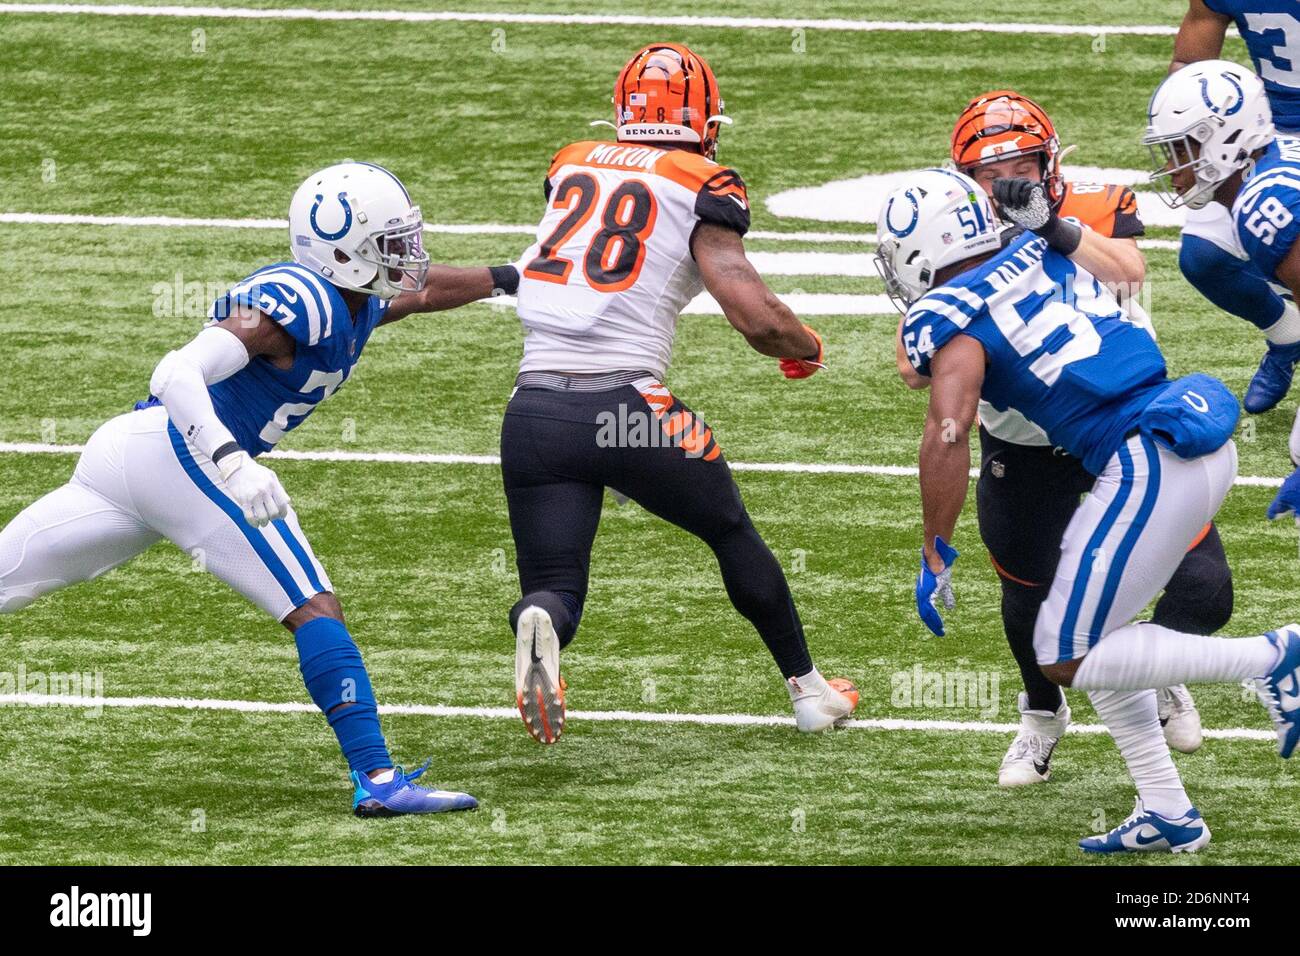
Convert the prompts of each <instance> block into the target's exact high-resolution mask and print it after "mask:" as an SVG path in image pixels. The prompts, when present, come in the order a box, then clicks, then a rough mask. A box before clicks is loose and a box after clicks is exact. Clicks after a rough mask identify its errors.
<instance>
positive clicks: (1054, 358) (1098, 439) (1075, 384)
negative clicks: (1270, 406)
mask: <svg viewBox="0 0 1300 956" xmlns="http://www.w3.org/2000/svg"><path fill="white" fill-rule="evenodd" d="M957 335H969V336H971V337H972V338H974V339H976V340H977V341H978V342H979V343H980V344H981V345H982V346H983V347H984V352H985V354H986V355H987V358H988V367H987V371H986V372H985V378H984V385H983V388H982V397H983V398H984V399H985V400H986V401H987V402H989V403H990V404H991V405H993V407H994V408H998V409H1006V408H1015V409H1017V410H1018V411H1019V412H1020V413H1021V414H1023V415H1024V416H1025V417H1026V418H1027V419H1028V420H1029V421H1031V422H1033V423H1034V424H1035V425H1037V426H1038V427H1039V428H1041V429H1042V430H1043V431H1044V432H1045V433H1046V434H1047V437H1048V439H1049V440H1050V441H1051V443H1052V444H1053V445H1057V446H1059V447H1061V448H1063V449H1065V450H1066V451H1067V452H1069V453H1070V454H1072V455H1074V456H1076V457H1077V458H1080V459H1082V461H1083V465H1084V467H1085V468H1087V469H1088V471H1090V472H1092V473H1093V474H1094V475H1095V474H1099V473H1100V472H1101V470H1102V469H1103V467H1104V466H1105V464H1106V461H1107V460H1108V459H1109V458H1110V456H1111V455H1112V454H1114V453H1115V450H1116V449H1117V448H1118V447H1119V446H1120V444H1121V443H1122V442H1123V440H1124V436H1125V435H1126V434H1127V433H1128V432H1129V431H1131V430H1132V429H1133V428H1134V427H1136V424H1137V419H1138V415H1139V414H1140V413H1141V411H1142V410H1143V409H1144V408H1146V406H1147V405H1148V404H1150V402H1151V401H1152V399H1153V398H1155V396H1156V395H1157V394H1158V393H1159V391H1160V389H1161V388H1163V387H1164V385H1165V384H1166V383H1167V377H1166V374H1165V362H1164V358H1163V356H1161V354H1160V349H1159V348H1158V347H1157V346H1156V343H1155V340H1154V339H1153V338H1152V337H1151V335H1150V333H1148V332H1147V331H1146V330H1145V329H1144V328H1142V327H1140V326H1138V325H1135V324H1133V323H1132V322H1131V321H1130V320H1129V318H1128V316H1127V314H1126V313H1125V312H1124V310H1123V309H1122V308H1120V306H1119V303H1118V302H1117V301H1116V300H1115V297H1114V296H1113V295H1112V294H1111V293H1110V291H1109V290H1107V289H1106V287H1105V286H1103V285H1102V284H1101V283H1100V282H1098V281H1097V279H1096V278H1095V277H1094V276H1093V275H1092V274H1091V273H1089V272H1087V271H1086V270H1084V269H1080V268H1079V267H1078V266H1076V265H1075V264H1074V263H1073V262H1071V261H1070V260H1069V259H1068V258H1066V257H1065V256H1063V255H1061V254H1060V253H1058V252H1056V251H1054V250H1052V249H1050V248H1048V245H1047V242H1046V240H1044V239H1041V238H1039V237H1038V236H1036V235H1034V234H1033V233H1030V232H1026V233H1024V234H1022V235H1021V236H1019V237H1018V238H1016V239H1015V240H1014V241H1013V242H1011V244H1010V245H1008V246H1007V247H1006V248H1005V249H1003V250H1002V251H1000V252H998V253H997V254H996V255H994V256H993V257H992V258H991V259H989V260H988V261H986V262H984V263H983V264H981V265H980V266H978V267H977V268H975V269H972V270H969V271H967V272H964V273H962V274H961V275H959V276H957V277H956V278H954V279H953V280H952V281H951V282H949V283H948V284H947V285H943V286H940V287H939V288H936V289H932V290H931V291H930V292H928V293H926V295H924V296H922V297H921V298H920V299H918V300H917V301H916V302H915V303H913V304H912V307H911V308H910V309H908V311H907V316H906V319H905V321H904V325H903V344H904V346H905V348H906V349H907V355H908V359H909V360H910V361H911V363H912V365H913V367H914V368H915V369H916V370H917V371H918V372H919V373H921V374H922V375H929V374H930V359H931V357H933V355H934V353H935V352H937V351H938V350H939V349H941V348H943V346H944V345H946V344H947V343H948V342H950V341H951V340H952V339H953V338H954V337H955V336H957Z"/></svg>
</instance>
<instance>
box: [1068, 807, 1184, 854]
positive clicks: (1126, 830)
mask: <svg viewBox="0 0 1300 956" xmlns="http://www.w3.org/2000/svg"><path fill="white" fill-rule="evenodd" d="M1209 842H1210V828H1209V827H1207V826H1206V825H1205V821H1204V820H1202V819H1201V814H1200V811H1199V810H1197V809H1196V808H1195V807H1192V809H1190V810H1188V811H1187V813H1186V814H1184V815H1183V816H1181V817H1178V818H1177V819H1170V818H1169V817H1162V816H1161V815H1160V814H1158V813H1156V812H1155V811H1154V810H1148V809H1146V808H1145V807H1143V806H1142V801H1141V800H1140V799H1139V800H1138V802H1137V806H1135V807H1134V808H1133V813H1132V814H1130V815H1129V818H1128V819H1127V820H1125V821H1124V822H1123V823H1121V824H1120V825H1119V826H1117V827H1115V829H1113V830H1111V831H1110V832H1109V833H1105V834H1103V835H1101V836H1090V837H1084V838H1083V839H1082V840H1080V841H1079V849H1081V850H1083V851H1084V852H1085V853H1150V852H1153V851H1166V852H1170V853H1195V852H1196V851H1197V850H1199V849H1200V848H1201V847H1203V846H1205V844H1207V843H1209Z"/></svg>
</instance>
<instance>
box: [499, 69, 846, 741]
mask: <svg viewBox="0 0 1300 956" xmlns="http://www.w3.org/2000/svg"><path fill="white" fill-rule="evenodd" d="M727 122H730V120H728V119H727V118H726V117H725V116H723V109H722V100H721V98H720V97H719V94H718V84H717V81H716V80H715V79H714V76H713V72H712V71H711V70H710V69H709V67H708V64H706V63H705V62H704V60H703V59H702V58H701V57H700V56H699V55H698V54H696V53H694V52H692V51H691V50H689V49H688V48H686V47H684V46H678V45H674V44H667V43H655V44H651V45H649V46H647V47H645V48H644V49H642V50H641V51H639V52H638V53H637V54H636V56H634V57H633V58H632V59H631V61H629V63H628V64H627V66H626V67H624V69H623V71H622V72H621V73H620V74H619V77H618V80H617V82H616V83H615V85H614V124H613V125H614V127H615V128H616V130H617V136H616V141H615V142H608V141H605V142H597V141H588V142H579V143H573V144H572V145H569V146H566V147H565V148H564V149H561V150H560V151H559V152H558V153H557V154H556V156H555V158H554V160H553V161H552V163H551V167H550V171H549V173H548V174H547V178H546V186H545V189H546V198H547V209H546V214H545V216H544V217H543V218H542V221H541V224H540V225H539V226H538V230H537V242H536V243H534V244H533V246H532V247H531V248H529V249H528V251H527V252H525V253H524V256H523V258H522V259H520V261H519V268H520V272H521V276H522V278H521V280H520V283H519V297H518V310H519V318H520V319H521V321H522V322H523V324H524V328H525V329H526V332H527V335H526V338H525V339H524V357H523V363H522V365H521V368H520V373H519V377H518V379H517V381H516V388H515V392H514V394H513V396H512V397H511V399H510V404H509V406H508V408H507V409H506V415H505V421H504V423H503V425H502V430H501V461H502V472H503V478H504V482H505V490H506V498H507V500H508V503H509V508H510V526H511V531H512V532H513V535H514V540H515V547H516V554H517V563H518V567H519V579H520V589H521V592H522V595H523V596H522V597H521V599H520V600H519V601H518V602H517V603H516V604H515V605H514V607H513V608H512V609H511V611H510V624H511V628H512V630H513V631H514V633H515V638H516V657H515V699H516V703H517V704H518V706H519V710H520V713H521V714H522V716H523V719H524V723H525V725H526V726H527V728H528V731H529V733H531V734H532V735H533V737H534V738H535V739H537V740H538V741H540V742H542V743H554V742H555V741H556V740H557V739H559V736H560V734H561V732H562V731H563V729H564V715H565V683H564V681H563V679H562V678H561V676H560V649H561V648H562V647H564V646H565V645H567V644H568V642H569V641H570V640H572V639H573V635H574V632H575V631H576V630H577V627H578V621H579V618H580V617H581V614H582V607H583V601H584V600H585V598H586V595H587V574H588V564H589V561H590V556H591V546H592V541H593V538H594V537H595V534H596V526H597V523H598V522H599V520H600V510H601V502H602V499H603V496H604V492H605V489H606V488H607V487H608V488H611V489H613V490H614V491H615V492H618V493H620V494H622V495H623V496H626V497H627V498H631V499H632V500H634V501H636V502H638V503H639V504H641V505H642V506H643V507H644V508H645V509H646V510H648V511H650V512H651V513H653V514H656V515H658V516H660V517H662V518H664V519H666V520H668V521H671V522H672V523H673V524H675V525H677V526H678V527H680V528H684V529H685V530H687V531H689V532H691V533H692V534H694V535H696V536H698V537H699V538H701V539H702V540H703V541H704V542H705V543H706V544H708V545H709V547H710V548H712V549H713V552H714V554H715V555H716V557H717V559H718V564H719V567H720V569H721V571H722V578H723V581H724V583H725V584H726V588H727V594H728V596H729V597H730V598H731V601H732V603H733V604H734V605H735V607H736V609H737V610H738V611H740V613H741V614H743V615H744V616H745V617H746V618H748V619H749V621H750V622H751V623H752V624H753V625H754V627H755V628H756V629H757V630H758V632H759V634H760V635H761V637H762V638H763V641H764V642H765V643H766V645H767V647H768V649H769V650H770V651H771V653H772V655H773V657H774V658H775V660H776V663H777V666H778V667H779V668H780V670H781V673H782V675H783V677H784V678H785V679H786V685H787V689H788V690H789V693H790V697H791V699H792V701H793V703H794V710H795V718H796V723H797V725H798V727H799V729H800V730H805V731H818V730H823V729H825V728H827V727H829V726H831V725H832V724H834V723H835V722H836V721H839V720H842V719H843V718H845V717H847V716H848V715H849V714H850V713H851V712H852V710H853V708H854V706H855V705H856V703H857V691H856V689H854V688H853V686H852V684H850V683H849V682H847V681H843V680H840V679H836V680H831V681H827V680H825V679H824V678H823V677H822V675H821V674H819V673H818V672H817V669H816V668H815V667H814V666H813V663H812V659H811V657H810V656H809V653H808V647H807V644H806V642H805V641H804V635H803V627H802V625H801V624H800V621H799V615H798V613H797V612H796V611H795V607H794V601H793V600H792V599H791V596H790V589H789V586H788V585H787V583H786V580H785V575H784V573H783V572H782V570H781V566H780V564H779V563H778V562H777V560H776V558H775V557H774V556H773V555H772V553H771V551H770V550H768V547H767V545H766V544H764V543H763V539H762V538H761V537H759V534H758V532H757V531H756V530H755V528H754V525H753V523H752V522H751V521H750V518H749V515H748V513H747V512H746V510H745V506H744V504H742V502H741V500H740V494H739V491H738V489H737V488H736V483H735V481H734V480H733V479H732V477H731V472H730V469H729V468H728V467H727V463H726V460H725V459H724V458H723V457H722V452H721V449H719V447H718V445H717V442H716V441H715V439H714V436H713V432H712V431H711V430H710V429H709V427H708V426H707V425H705V424H704V422H703V421H701V420H700V418H699V417H698V416H697V415H695V413H694V412H692V411H691V410H690V409H689V408H687V407H686V405H685V404H684V403H683V402H682V401H681V400H680V399H678V398H676V397H675V396H674V395H673V394H672V393H671V392H669V390H668V388H667V387H666V386H665V385H664V384H663V378H664V372H665V370H666V369H667V366H668V361H669V357H670V354H671V352H672V345H673V336H674V332H675V328H676V324H677V317H678V314H679V313H680V312H681V310H682V309H683V308H684V307H685V306H686V304H687V303H688V302H690V301H691V299H693V298H694V297H695V296H696V295H697V294H698V293H699V292H700V291H701V290H703V289H708V291H709V292H710V293H711V294H712V295H713V296H714V298H715V299H717V301H718V302H719V303H720V304H721V306H722V309H723V311H724V313H725V314H726V317H727V319H728V321H730V322H731V324H732V325H733V326H735V328H736V329H737V330H738V331H739V332H740V333H741V335H743V336H744V337H745V340H746V341H747V342H748V343H749V344H750V346H752V347H753V348H754V349H756V350H757V351H759V352H760V353H762V354H764V355H770V356H773V357H775V358H778V359H780V365H781V368H782V370H783V372H784V373H785V375H786V376H787V377H789V378H803V377H806V376H808V375H811V374H812V373H813V372H815V371H817V369H819V368H821V367H822V344H821V340H820V339H819V338H818V336H817V334H816V333H815V332H813V331H812V330H811V329H809V328H807V327H806V326H804V325H802V324H801V323H800V322H799V320H798V319H797V318H795V316H794V314H793V313H792V312H791V311H790V310H789V309H788V308H786V307H785V305H784V304H782V303H781V301H780V300H779V299H777V297H776V296H775V295H773V294H772V293H771V292H770V291H769V290H768V288H767V286H766V285H765V284H764V283H763V281H762V279H761V278H759V276H758V273H757V272H755V270H754V268H753V266H752V265H751V264H750V262H749V260H748V259H747V258H746V256H745V249H744V244H743V242H742V236H743V235H744V234H745V232H746V231H747V229H748V228H749V199H748V196H747V195H746V192H745V184H744V182H743V181H742V180H741V178H740V176H739V175H738V174H737V173H736V172H735V171H734V170H732V169H729V168H727V167H725V166H719V165H718V164H717V163H716V162H715V161H714V154H715V151H716V149H717V143H718V130H719V127H720V126H721V125H722V124H723V123H727Z"/></svg>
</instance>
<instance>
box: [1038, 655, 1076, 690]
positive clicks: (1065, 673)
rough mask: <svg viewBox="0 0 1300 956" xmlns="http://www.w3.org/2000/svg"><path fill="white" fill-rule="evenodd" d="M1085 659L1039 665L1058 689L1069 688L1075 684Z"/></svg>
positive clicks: (1044, 674) (1045, 675)
mask: <svg viewBox="0 0 1300 956" xmlns="http://www.w3.org/2000/svg"><path fill="white" fill-rule="evenodd" d="M1082 663H1083V658H1079V659H1078V660H1073V661H1058V662H1056V663H1055V664H1039V665H1038V667H1039V669H1040V670H1041V671H1042V672H1043V676H1044V677H1046V678H1047V679H1048V680H1050V681H1051V682H1052V683H1053V684H1056V685H1057V686H1058V687H1069V686H1070V685H1071V684H1072V683H1074V675H1075V674H1076V673H1077V672H1078V670H1079V665H1080V664H1082Z"/></svg>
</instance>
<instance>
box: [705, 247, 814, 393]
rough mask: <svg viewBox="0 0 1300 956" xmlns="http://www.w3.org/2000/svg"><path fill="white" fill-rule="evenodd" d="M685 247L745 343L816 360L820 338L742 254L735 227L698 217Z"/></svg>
mask: <svg viewBox="0 0 1300 956" xmlns="http://www.w3.org/2000/svg"><path fill="white" fill-rule="evenodd" d="M691 251H692V253H693V254H694V255H695V262H696V264H697V265H698V266H699V267H700V277H701V278H702V279H703V280H704V287H705V288H706V289H708V290H709V294H710V295H711V296H713V297H714V298H715V299H717V300H718V304H719V305H720V306H722V312H723V314H724V315H725V316H726V317H727V321H728V322H730V323H731V324H732V326H733V327H734V328H735V329H736V331H737V332H739V333H740V334H741V335H743V336H744V337H745V341H746V342H748V343H749V345H750V348H752V349H753V350H754V351H756V352H759V353H760V354H762V355H770V356H772V357H773V358H780V359H792V360H795V361H796V362H803V363H805V364H808V365H810V366H813V367H816V365H815V363H819V362H820V361H821V352H822V348H821V340H820V339H819V338H818V337H817V335H816V333H814V332H813V331H812V329H810V328H808V327H807V326H805V325H804V324H803V323H802V322H800V321H799V319H798V318H796V317H795V314H794V313H793V312H791V311H790V309H789V308H788V307H787V306H786V305H785V303H784V302H782V301H781V300H780V299H778V298H777V297H776V295H775V294H774V293H773V292H772V290H771V289H769V288H768V287H767V283H765V282H764V281H763V279H762V277H761V276H760V275H759V274H758V271H757V270H756V269H755V268H754V265H753V263H751V262H750V261H749V259H748V257H746V255H745V244H744V242H743V241H742V240H741V238H740V234H739V233H737V232H736V231H735V230H734V229H728V228H727V227H726V226H720V225H715V224H714V223H708V222H702V223H700V225H699V226H698V227H697V228H696V230H695V236H694V237H693V239H692V244H691ZM786 374H787V375H788V374H789V372H787V373H786ZM809 374H811V373H809Z"/></svg>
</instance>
